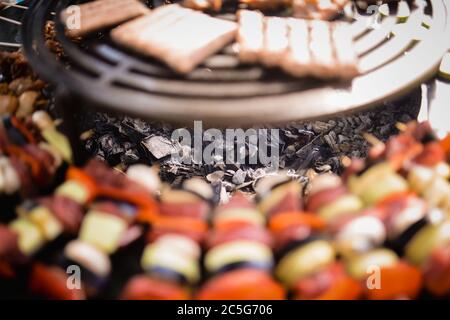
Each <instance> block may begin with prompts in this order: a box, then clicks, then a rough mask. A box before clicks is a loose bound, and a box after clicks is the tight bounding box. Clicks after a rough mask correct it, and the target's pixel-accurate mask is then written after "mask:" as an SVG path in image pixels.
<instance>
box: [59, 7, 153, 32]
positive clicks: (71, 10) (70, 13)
mask: <svg viewBox="0 0 450 320" xmlns="http://www.w3.org/2000/svg"><path fill="white" fill-rule="evenodd" d="M148 12H150V10H149V9H148V8H147V7H146V6H145V5H143V4H142V3H141V2H140V1H138V0H97V1H93V2H88V3H85V4H82V5H77V6H70V7H68V8H67V9H66V10H64V11H63V13H62V20H63V21H64V22H65V24H66V28H67V33H68V34H69V35H70V36H73V37H78V36H82V35H85V34H87V33H89V32H92V31H96V30H99V29H102V28H106V27H110V26H113V25H116V24H119V23H121V22H124V21H127V20H129V19H132V18H135V17H138V16H140V15H143V14H146V13H148Z"/></svg>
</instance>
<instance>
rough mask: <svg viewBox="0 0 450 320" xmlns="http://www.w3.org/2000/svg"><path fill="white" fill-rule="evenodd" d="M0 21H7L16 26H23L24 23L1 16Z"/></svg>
mask: <svg viewBox="0 0 450 320" xmlns="http://www.w3.org/2000/svg"><path fill="white" fill-rule="evenodd" d="M0 20H3V21H6V22H9V23H12V24H16V25H18V26H21V25H22V23H21V22H20V21H17V20H14V19H10V18H6V17H3V16H0Z"/></svg>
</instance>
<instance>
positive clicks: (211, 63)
mask: <svg viewBox="0 0 450 320" xmlns="http://www.w3.org/2000/svg"><path fill="white" fill-rule="evenodd" d="M415 1H416V2H417V1H422V0H415ZM415 1H414V0H411V1H410V2H409V5H410V6H411V16H410V17H409V18H408V20H407V21H406V22H405V23H404V25H405V26H408V25H411V26H414V25H420V24H421V22H422V21H421V20H422V19H423V17H424V12H423V10H421V9H423V7H422V8H420V6H417V5H415V6H412V5H413V4H416V3H415ZM443 1H444V0H429V1H428V2H427V3H428V6H432V7H433V8H432V9H433V10H428V11H427V15H428V17H430V19H431V20H433V26H436V28H435V27H433V28H431V29H430V34H432V36H430V37H433V39H434V40H435V41H436V43H437V44H438V45H437V46H435V45H434V44H433V46H432V47H433V48H432V49H430V50H427V51H425V50H424V46H425V45H427V46H430V39H428V41H426V40H427V39H424V40H423V41H422V42H424V43H422V42H415V38H414V37H408V36H402V35H399V34H397V33H395V34H396V35H395V36H391V33H392V31H393V30H394V27H395V26H396V25H397V23H398V19H397V15H396V13H397V12H396V11H397V10H396V8H395V6H394V7H393V8H392V10H389V15H388V16H382V17H381V18H382V19H381V21H380V27H379V28H372V25H371V23H373V22H374V20H373V17H371V16H365V15H364V14H362V13H360V12H358V11H357V10H356V9H355V5H353V10H351V12H350V13H346V15H345V17H343V19H344V20H346V21H349V22H350V23H352V26H351V29H352V30H351V32H352V35H353V36H354V40H355V44H356V48H357V51H358V53H359V55H360V58H361V60H360V61H361V67H362V70H363V74H362V75H361V76H359V77H357V78H355V79H353V81H351V82H347V83H343V82H336V81H335V82H333V81H326V82H324V81H319V80H316V79H313V78H305V79H294V78H292V77H289V76H287V75H286V74H285V73H283V72H282V71H280V70H278V69H269V68H265V67H262V66H260V65H243V64H240V63H239V61H238V59H237V56H236V51H235V50H234V49H233V48H234V46H229V47H227V48H226V49H224V50H223V51H222V52H220V53H218V54H217V55H215V56H213V57H211V58H210V59H208V60H207V61H205V63H204V64H203V65H202V66H200V67H199V68H197V69H196V70H195V71H194V72H192V73H191V74H189V75H186V76H180V75H177V74H175V73H174V72H172V71H171V70H170V69H169V68H168V67H166V66H165V65H163V64H162V63H160V62H158V61H157V60H155V59H152V58H148V57H143V56H140V55H138V54H135V53H133V52H131V51H129V50H127V49H124V48H121V47H120V46H118V45H116V44H114V43H112V41H111V40H110V39H109V36H108V30H103V31H102V32H100V33H98V34H97V35H95V34H94V35H91V36H89V37H88V38H85V39H84V40H83V41H82V43H81V44H76V43H74V42H72V41H71V40H70V39H68V38H67V37H66V36H65V32H64V27H63V25H62V22H61V21H60V19H59V15H58V14H57V15H56V16H54V17H53V18H51V15H50V14H49V13H50V12H52V11H56V12H57V13H58V12H59V11H60V10H62V9H63V8H65V7H67V6H68V5H71V4H75V3H78V1H75V0H58V1H56V0H46V1H44V0H36V1H35V2H32V3H31V5H30V7H31V8H32V10H33V12H31V13H30V14H27V15H26V17H25V20H24V21H25V23H26V24H27V28H28V29H27V30H29V31H30V32H31V33H30V34H31V36H30V35H24V34H23V37H24V39H26V40H27V41H26V43H24V45H25V52H26V53H27V56H29V58H30V59H29V60H30V61H32V62H34V63H33V66H34V67H35V68H36V69H37V71H38V72H40V73H41V74H42V75H43V77H44V76H45V77H44V78H46V79H48V80H49V81H51V82H53V83H56V84H58V83H59V84H61V83H63V84H65V85H66V87H67V89H68V90H69V91H72V92H73V93H75V94H78V95H80V96H81V97H85V98H87V99H89V100H91V101H93V102H95V103H98V104H99V105H101V106H102V107H104V108H106V109H109V110H111V111H119V112H122V113H125V114H133V115H136V116H139V117H141V118H143V119H155V118H157V119H162V120H176V121H180V119H181V120H182V121H190V120H191V119H192V118H202V119H204V120H206V121H212V122H214V121H216V122H222V123H223V122H228V123H232V124H237V123H244V122H249V121H256V122H258V121H260V120H262V122H267V121H269V122H271V121H272V122H274V121H284V120H295V119H307V118H312V117H318V116H325V115H331V114H336V113H342V112H346V111H350V110H352V111H353V110H356V109H358V108H361V107H369V106H371V105H375V104H377V103H379V102H381V101H383V100H386V99H391V98H394V97H396V96H398V95H399V94H401V93H404V92H405V91H406V90H407V89H408V88H411V87H412V86H415V85H416V84H417V83H418V82H421V81H424V80H425V78H426V77H428V76H429V75H431V72H432V69H433V68H434V66H435V65H436V64H437V62H436V61H438V60H439V59H440V58H441V57H442V56H441V52H440V50H441V48H440V44H439V41H437V40H438V39H440V37H441V36H442V32H443V30H445V29H446V28H447V27H446V26H447V25H448V22H447V16H446V14H445V9H444V8H445V4H444V3H443ZM153 5H155V3H153ZM156 6H157V5H156ZM435 8H436V10H434V9H435ZM390 9H391V8H390ZM347 11H348V10H347ZM430 12H433V13H434V14H433V15H432V16H430V15H429V14H430ZM228 16H230V17H231V18H233V17H232V14H231V15H230V14H228ZM49 18H51V19H52V20H54V21H55V23H56V33H57V39H58V40H59V41H60V43H61V45H62V48H63V50H64V53H65V55H66V58H65V59H64V60H63V62H62V61H57V62H55V61H48V60H49V59H51V56H52V53H50V52H48V50H46V48H45V45H44V44H43V34H42V31H41V33H39V32H38V31H36V30H39V29H40V28H42V26H43V24H44V22H45V20H46V19H49ZM30 43H36V46H34V47H32V46H30ZM413 44H415V45H414V46H412V45H413ZM424 52H426V54H427V58H426V59H423V58H422V59H418V61H420V65H418V66H417V67H418V68H411V67H405V63H406V61H407V60H410V59H407V57H408V56H409V58H411V57H414V56H417V55H418V56H423V55H424ZM406 53H407V54H406ZM44 66H45V67H44ZM393 74H395V77H392V75H393ZM383 78H384V79H391V78H393V79H392V83H387V81H384V83H381V84H380V85H376V84H378V83H379V82H380V79H383Z"/></svg>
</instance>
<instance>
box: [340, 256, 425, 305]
mask: <svg viewBox="0 0 450 320" xmlns="http://www.w3.org/2000/svg"><path fill="white" fill-rule="evenodd" d="M346 270H347V272H348V274H349V275H350V276H351V277H353V278H354V279H355V280H357V281H360V283H361V285H362V287H363V288H364V295H365V297H366V298H367V299H370V300H387V299H394V300H395V299H405V298H406V299H415V298H416V297H417V295H418V294H419V292H420V289H421V287H422V281H423V277H422V274H421V272H420V270H419V269H418V268H416V267H414V266H412V265H410V264H408V263H407V262H405V261H403V260H400V259H399V258H398V257H397V255H396V254H395V253H394V252H393V251H391V250H388V249H374V250H372V251H370V252H367V253H364V254H362V255H358V256H354V257H351V258H349V259H348V260H347V261H346Z"/></svg>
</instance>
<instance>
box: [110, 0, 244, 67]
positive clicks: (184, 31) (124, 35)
mask: <svg viewBox="0 0 450 320" xmlns="http://www.w3.org/2000/svg"><path fill="white" fill-rule="evenodd" d="M168 10H171V11H172V12H171V13H170V14H168V15H167V16H168V18H167V17H166V18H167V19H170V20H171V19H173V17H175V16H177V15H179V19H178V20H176V21H171V22H170V23H165V21H166V20H165V19H164V16H163V17H162V18H160V19H159V20H157V22H155V21H154V19H155V18H154V15H161V14H162V13H163V12H165V11H168ZM161 24H165V27H164V28H162V27H161ZM156 30H158V32H156ZM236 30H237V26H236V24H235V23H234V22H231V21H226V20H222V19H218V18H213V17H210V16H208V15H206V14H203V13H200V12H197V11H193V10H190V9H186V8H182V7H180V6H178V5H168V6H164V7H160V8H158V9H156V10H154V11H153V12H152V13H151V14H149V15H146V16H144V17H142V18H140V19H136V20H133V21H131V22H129V23H125V24H123V25H121V26H119V27H117V28H116V29H114V30H113V31H112V32H111V36H112V38H113V40H114V41H115V42H117V43H118V44H120V45H123V46H126V47H128V48H130V49H133V50H136V51H138V52H140V53H142V54H145V55H150V56H153V57H156V58H158V59H160V60H162V61H164V62H165V63H166V64H167V65H169V66H170V67H171V68H172V69H174V70H175V71H176V72H179V73H189V72H191V71H192V70H193V69H194V68H195V67H196V66H197V65H199V64H200V63H202V62H203V61H204V60H205V59H206V58H207V57H209V56H210V55H212V54H213V53H215V52H217V51H219V50H220V49H222V48H223V47H224V46H225V45H226V44H228V43H229V42H231V41H232V40H233V39H234V37H235V33H236Z"/></svg>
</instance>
